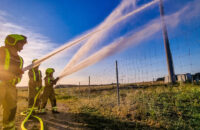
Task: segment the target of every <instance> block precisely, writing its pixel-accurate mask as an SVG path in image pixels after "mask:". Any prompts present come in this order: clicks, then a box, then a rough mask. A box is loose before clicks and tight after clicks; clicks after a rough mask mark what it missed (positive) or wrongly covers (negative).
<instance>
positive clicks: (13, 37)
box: [0, 34, 27, 130]
mask: <svg viewBox="0 0 200 130" xmlns="http://www.w3.org/2000/svg"><path fill="white" fill-rule="evenodd" d="M26 43H27V38H26V37H25V36H23V35H18V34H10V35H8V36H7V37H6V39H5V46H2V47H0V92H1V94H0V105H2V106H3V129H4V130H14V129H15V114H16V109H17V89H16V84H18V83H19V82H20V80H21V78H22V74H23V71H22V68H23V59H22V57H20V56H19V55H18V52H20V51H21V50H23V46H24V45H25V44H26Z"/></svg>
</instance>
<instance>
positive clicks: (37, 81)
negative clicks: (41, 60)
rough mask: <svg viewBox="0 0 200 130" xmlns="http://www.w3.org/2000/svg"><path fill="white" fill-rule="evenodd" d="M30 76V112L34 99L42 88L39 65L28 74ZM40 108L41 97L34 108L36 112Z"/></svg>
mask: <svg viewBox="0 0 200 130" xmlns="http://www.w3.org/2000/svg"><path fill="white" fill-rule="evenodd" d="M36 60H37V59H34V60H33V61H32V63H34V62H35V61H36ZM28 75H29V98H28V111H30V110H31V108H32V106H33V104H34V98H35V96H36V95H37V93H38V92H39V90H40V89H41V88H42V73H41V71H40V70H39V65H38V66H36V67H35V68H32V69H30V70H29V72H28ZM38 107H39V97H38V98H37V100H36V104H35V107H34V111H35V112H37V110H38Z"/></svg>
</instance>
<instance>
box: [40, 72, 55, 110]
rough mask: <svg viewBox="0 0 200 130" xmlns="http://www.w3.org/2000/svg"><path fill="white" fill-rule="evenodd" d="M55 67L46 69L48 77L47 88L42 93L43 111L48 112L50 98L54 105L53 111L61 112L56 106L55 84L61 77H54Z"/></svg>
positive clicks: (46, 80) (46, 79) (46, 78)
mask: <svg viewBox="0 0 200 130" xmlns="http://www.w3.org/2000/svg"><path fill="white" fill-rule="evenodd" d="M53 73H54V69H53V68H48V69H46V77H45V78H44V80H45V88H44V91H43V95H42V102H41V111H40V112H41V113H46V111H45V107H46V104H47V101H48V99H50V101H51V106H52V113H59V112H58V111H57V107H56V98H55V92H54V88H53V86H54V85H55V84H56V83H57V81H58V80H59V78H56V79H54V77H53Z"/></svg>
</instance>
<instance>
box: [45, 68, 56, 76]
mask: <svg viewBox="0 0 200 130" xmlns="http://www.w3.org/2000/svg"><path fill="white" fill-rule="evenodd" d="M53 72H55V70H54V69H53V68H48V69H46V75H48V74H51V73H53Z"/></svg>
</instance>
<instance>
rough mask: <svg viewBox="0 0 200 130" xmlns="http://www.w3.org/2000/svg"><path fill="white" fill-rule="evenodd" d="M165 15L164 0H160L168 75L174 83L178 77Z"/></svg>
mask: <svg viewBox="0 0 200 130" xmlns="http://www.w3.org/2000/svg"><path fill="white" fill-rule="evenodd" d="M164 16H165V14H164V7H163V0H160V17H161V22H162V31H163V39H164V45H165V52H166V57H167V66H168V75H169V79H170V82H171V83H172V84H173V83H175V82H176V79H175V73H174V65H173V59H172V54H171V50H170V45H169V39H168V34H167V28H166V24H165V18H164Z"/></svg>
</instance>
